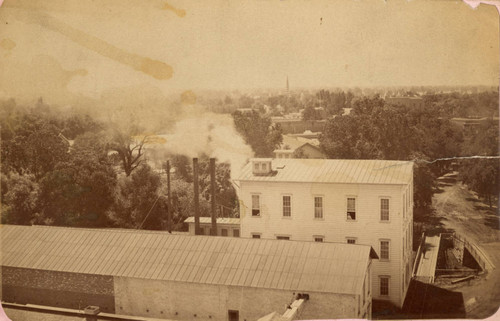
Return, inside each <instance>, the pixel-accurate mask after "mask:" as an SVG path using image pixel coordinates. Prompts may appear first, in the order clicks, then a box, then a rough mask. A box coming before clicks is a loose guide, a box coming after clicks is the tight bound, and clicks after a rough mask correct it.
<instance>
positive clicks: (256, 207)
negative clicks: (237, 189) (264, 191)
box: [252, 195, 260, 216]
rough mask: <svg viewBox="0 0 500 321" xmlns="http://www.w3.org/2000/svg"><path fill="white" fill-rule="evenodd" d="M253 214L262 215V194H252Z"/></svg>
mask: <svg viewBox="0 0 500 321" xmlns="http://www.w3.org/2000/svg"><path fill="white" fill-rule="evenodd" d="M252 216H260V195H252Z"/></svg>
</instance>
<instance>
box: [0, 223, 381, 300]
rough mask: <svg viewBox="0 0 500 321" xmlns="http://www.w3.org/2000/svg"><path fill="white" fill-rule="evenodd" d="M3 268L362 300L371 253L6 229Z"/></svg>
mask: <svg viewBox="0 0 500 321" xmlns="http://www.w3.org/2000/svg"><path fill="white" fill-rule="evenodd" d="M0 235H1V240H2V249H1V250H2V266H8V267H17V268H27V269H39V270H51V271H60V272H71V273H84V274H96V275H108V276H119V277H131V278H141V279H152V280H168V281H178V282H190V283H202V284H216V285H227V286H245V287H255V288H269V289H282V290H291V291H311V292H315V291H317V292H329V293H343V294H358V293H360V291H361V287H362V284H363V281H364V277H365V271H366V268H367V266H368V263H369V259H370V256H372V257H376V254H373V252H372V251H373V250H372V248H371V247H370V246H366V245H352V244H340V243H316V242H298V241H284V240H263V239H246V238H233V237H216V236H187V235H172V234H169V233H167V232H153V231H142V230H116V231H115V230H110V229H103V230H101V229H84V228H65V227H47V226H15V225H3V226H2V228H0Z"/></svg>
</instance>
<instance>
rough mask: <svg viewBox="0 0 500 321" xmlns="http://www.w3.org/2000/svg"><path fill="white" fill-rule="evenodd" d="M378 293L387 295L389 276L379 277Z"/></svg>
mask: <svg viewBox="0 0 500 321" xmlns="http://www.w3.org/2000/svg"><path fill="white" fill-rule="evenodd" d="M380 295H389V277H387V276H381V277H380Z"/></svg>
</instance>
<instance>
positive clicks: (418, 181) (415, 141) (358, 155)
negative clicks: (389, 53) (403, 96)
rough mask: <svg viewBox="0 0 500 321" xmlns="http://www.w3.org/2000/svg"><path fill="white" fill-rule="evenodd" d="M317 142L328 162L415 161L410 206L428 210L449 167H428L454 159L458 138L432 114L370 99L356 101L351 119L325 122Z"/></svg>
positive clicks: (452, 127)
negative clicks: (440, 177)
mask: <svg viewBox="0 0 500 321" xmlns="http://www.w3.org/2000/svg"><path fill="white" fill-rule="evenodd" d="M320 141H321V147H322V149H323V151H324V152H325V153H326V154H327V155H328V157H330V158H347V159H389V160H415V161H416V163H415V171H414V172H415V179H414V183H415V195H414V200H415V204H416V205H417V206H428V205H430V203H431V200H432V194H433V187H434V179H435V178H436V177H437V176H438V175H442V174H444V173H445V172H446V171H447V170H448V169H449V166H450V165H451V163H450V162H445V161H439V162H435V163H431V164H429V163H428V161H429V160H436V159H441V158H447V157H453V156H457V155H459V154H460V152H461V143H462V141H463V137H462V131H461V129H460V128H459V127H457V126H456V125H455V124H453V123H451V122H450V121H449V120H448V119H443V118H440V117H439V115H438V113H437V112H435V111H433V110H430V109H428V108H420V109H418V108H417V109H416V108H412V109H410V108H405V107H387V106H385V104H384V101H383V100H382V99H380V98H379V97H378V96H375V97H373V98H367V97H363V98H361V99H357V100H355V101H354V102H353V112H352V113H351V115H349V116H342V117H335V118H333V119H331V120H329V121H328V122H327V125H326V128H325V131H324V132H323V134H322V136H321V138H320Z"/></svg>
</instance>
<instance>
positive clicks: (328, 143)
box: [320, 116, 381, 159]
mask: <svg viewBox="0 0 500 321" xmlns="http://www.w3.org/2000/svg"><path fill="white" fill-rule="evenodd" d="M373 138H374V127H373V125H372V123H371V121H370V119H369V117H368V116H355V117H354V116H342V117H336V118H334V119H331V120H329V121H327V123H326V126H325V130H324V131H323V133H322V134H321V136H320V147H321V149H322V150H323V151H324V152H325V154H326V155H327V156H328V158H340V159H374V158H381V152H380V151H379V150H378V148H377V146H376V145H375V142H374V140H373Z"/></svg>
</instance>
